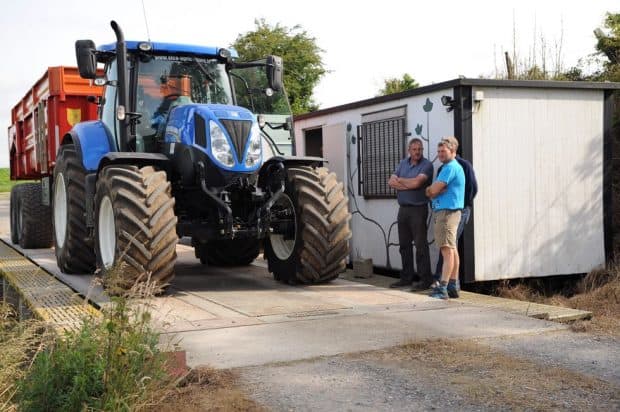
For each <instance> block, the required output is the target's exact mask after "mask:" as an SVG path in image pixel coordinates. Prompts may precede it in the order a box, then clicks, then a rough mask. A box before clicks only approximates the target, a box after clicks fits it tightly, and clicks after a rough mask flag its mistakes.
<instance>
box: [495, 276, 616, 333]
mask: <svg viewBox="0 0 620 412" xmlns="http://www.w3.org/2000/svg"><path fill="white" fill-rule="evenodd" d="M495 294H496V295H498V296H501V297H503V298H509V299H517V300H524V301H529V302H536V303H544V304H548V305H555V306H563V307H568V308H573V309H581V310H587V311H590V312H592V314H593V318H592V320H591V321H577V322H575V323H573V324H572V325H571V329H572V330H573V331H575V332H592V333H598V334H605V335H612V336H620V264H613V265H611V266H610V268H609V269H598V270H594V271H592V272H590V273H589V274H588V275H587V276H586V277H585V278H583V279H582V280H581V281H580V282H578V283H577V285H576V287H575V288H572V289H570V288H568V289H564V290H563V291H562V292H560V293H554V294H551V295H550V296H549V295H547V294H545V293H544V292H543V291H541V288H538V287H537V284H536V283H535V282H529V283H528V282H522V283H517V284H509V283H505V284H503V285H500V286H499V287H498V288H497V289H496V292H495Z"/></svg>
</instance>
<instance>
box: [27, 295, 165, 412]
mask: <svg viewBox="0 0 620 412" xmlns="http://www.w3.org/2000/svg"><path fill="white" fill-rule="evenodd" d="M129 302H130V300H129V299H128V298H127V297H126V296H120V297H115V298H113V304H112V305H111V306H110V308H109V309H107V310H104V311H103V316H102V318H101V319H85V320H84V321H83V324H82V327H81V328H80V329H79V330H78V331H76V332H72V333H66V334H65V335H64V337H63V338H62V339H57V340H56V341H55V342H54V343H53V344H52V345H50V346H49V347H48V348H47V349H46V350H44V351H42V352H41V353H39V354H38V355H37V356H36V358H35V360H34V363H33V365H32V367H31V368H30V369H29V370H28V372H27V373H26V374H25V376H24V377H23V378H22V379H21V381H20V383H19V389H18V394H17V398H18V402H19V407H20V410H24V411H55V410H61V411H82V410H85V409H88V410H108V411H129V410H140V409H145V408H147V407H149V406H153V405H154V404H155V403H157V401H158V400H159V399H158V397H159V398H161V396H162V391H163V392H166V390H167V388H168V385H169V384H170V383H171V382H170V381H171V378H170V377H169V375H168V374H167V372H166V364H165V359H166V357H165V355H164V354H163V353H162V352H161V351H160V350H158V348H157V344H158V342H159V334H158V333H157V332H155V331H154V330H153V329H152V328H151V326H150V320H151V319H150V314H149V312H148V311H147V310H146V309H145V306H144V305H140V304H137V305H134V304H131V305H130V303H129Z"/></svg>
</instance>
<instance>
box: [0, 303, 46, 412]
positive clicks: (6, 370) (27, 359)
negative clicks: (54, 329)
mask: <svg viewBox="0 0 620 412" xmlns="http://www.w3.org/2000/svg"><path fill="white" fill-rule="evenodd" d="M51 338H52V335H51V331H50V330H49V329H48V328H47V327H46V325H45V324H44V323H43V322H40V321H37V320H27V321H21V322H20V321H19V320H18V318H17V315H16V313H15V311H14V310H13V308H12V307H11V306H9V305H7V304H4V303H2V304H0V347H1V348H2V350H0V365H2V366H1V367H0V410H2V411H15V410H17V402H16V394H17V392H18V385H17V382H19V381H21V380H22V379H24V377H25V376H26V375H27V373H28V370H29V368H30V367H31V365H32V361H33V359H34V356H35V354H36V353H38V352H39V351H40V350H42V349H43V348H44V345H45V344H46V342H50V341H51Z"/></svg>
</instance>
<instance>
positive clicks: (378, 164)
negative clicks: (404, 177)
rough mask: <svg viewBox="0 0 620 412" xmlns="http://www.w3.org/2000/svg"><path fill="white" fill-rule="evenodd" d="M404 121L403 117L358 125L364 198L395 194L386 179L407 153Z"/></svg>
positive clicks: (359, 190) (360, 177)
mask: <svg viewBox="0 0 620 412" xmlns="http://www.w3.org/2000/svg"><path fill="white" fill-rule="evenodd" d="M405 121H406V119H405V118H404V117H400V118H396V119H388V120H378V121H373V122H368V123H362V125H361V126H358V130H357V135H358V137H359V140H360V141H359V142H358V145H357V162H358V164H357V166H358V171H359V172H358V192H359V193H361V194H363V196H364V197H365V198H371V199H372V198H393V197H396V191H395V190H394V189H392V188H390V187H389V186H388V184H387V182H388V179H389V178H390V175H391V174H392V172H393V171H394V169H395V168H396V166H397V165H398V163H399V162H400V161H401V160H402V159H403V157H404V155H405V140H406V136H407V134H406V132H405V127H406V126H405Z"/></svg>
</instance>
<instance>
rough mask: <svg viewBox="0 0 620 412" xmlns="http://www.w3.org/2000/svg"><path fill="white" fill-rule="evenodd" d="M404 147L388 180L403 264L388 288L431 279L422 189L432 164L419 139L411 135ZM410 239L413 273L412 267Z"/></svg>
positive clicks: (428, 179)
mask: <svg viewBox="0 0 620 412" xmlns="http://www.w3.org/2000/svg"><path fill="white" fill-rule="evenodd" d="M407 151H408V153H409V156H408V157H406V158H405V159H403V160H402V161H401V162H400V163H399V164H398V166H397V167H396V170H395V171H394V173H393V174H392V176H390V180H389V181H388V185H389V186H390V187H391V188H392V189H395V190H397V191H398V204H399V206H400V207H399V209H398V219H397V222H398V242H399V244H400V256H401V259H402V264H403V269H402V271H401V272H400V280H399V281H398V282H395V283H393V284H391V285H390V287H391V288H398V287H403V286H409V285H411V283H412V282H413V281H420V282H421V283H425V285H424V286H428V285H430V284H431V282H432V274H431V261H430V255H429V252H428V239H427V232H428V227H427V219H428V198H427V197H426V195H425V194H424V190H425V189H426V187H427V186H428V185H429V184H430V182H431V180H432V178H433V164H432V163H431V162H430V161H429V160H428V159H425V158H424V156H423V153H424V145H423V144H422V140H420V139H418V138H413V139H411V141H410V142H409V145H408V150H407ZM413 242H415V250H416V268H417V274H416V272H415V271H414V268H413Z"/></svg>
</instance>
